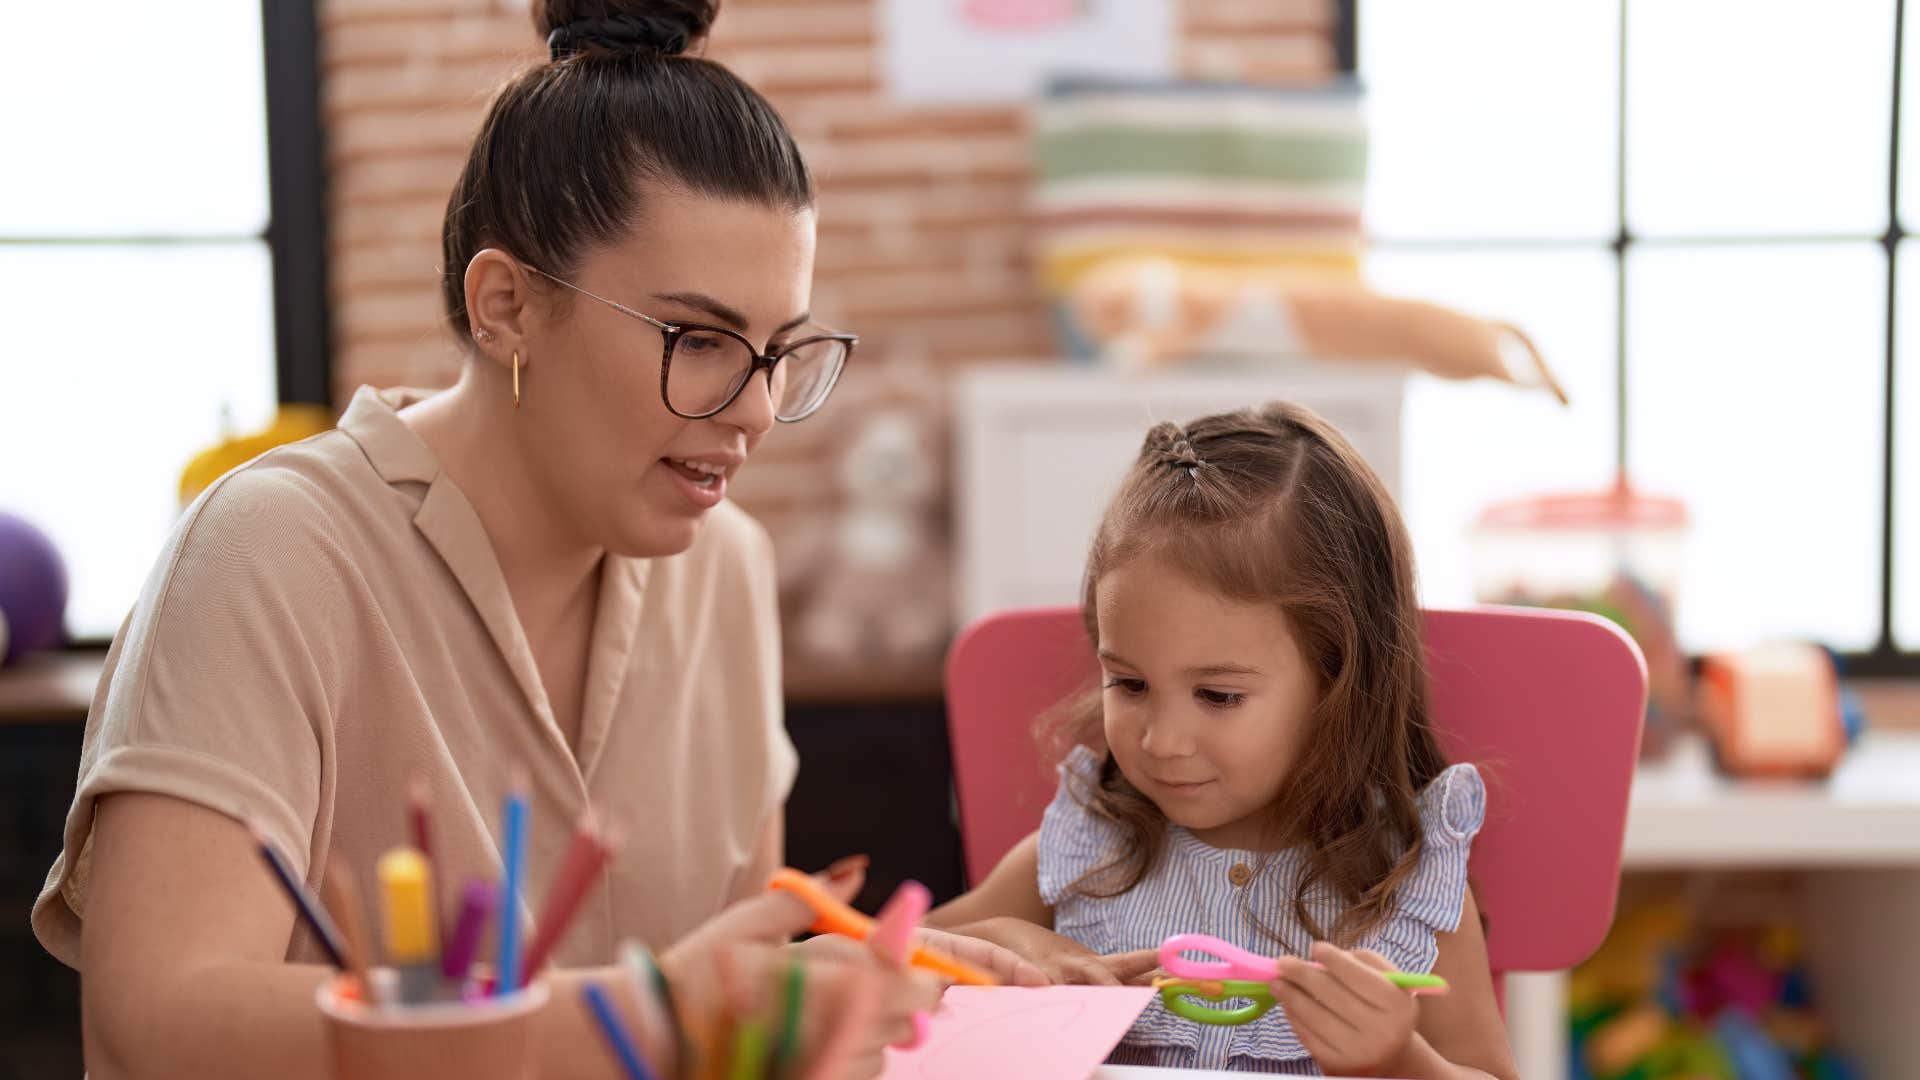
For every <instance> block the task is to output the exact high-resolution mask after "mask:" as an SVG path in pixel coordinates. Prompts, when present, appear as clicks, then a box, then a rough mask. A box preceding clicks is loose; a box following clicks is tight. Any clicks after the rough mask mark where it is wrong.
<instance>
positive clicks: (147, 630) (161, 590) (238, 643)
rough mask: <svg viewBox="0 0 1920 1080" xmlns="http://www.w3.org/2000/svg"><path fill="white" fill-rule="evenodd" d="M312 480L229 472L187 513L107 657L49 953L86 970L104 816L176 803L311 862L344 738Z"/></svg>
mask: <svg viewBox="0 0 1920 1080" xmlns="http://www.w3.org/2000/svg"><path fill="white" fill-rule="evenodd" d="M321 520H323V514H322V512H321V511H320V510H319V508H318V507H317V506H315V505H314V504H313V503H312V502H311V500H310V499H309V498H308V497H307V496H306V495H305V494H304V493H303V491H302V490H301V488H300V485H299V482H298V481H295V480H293V479H291V478H290V477H288V476H285V475H276V473H275V472H274V471H273V470H271V469H260V468H250V469H243V470H241V471H239V472H236V473H233V474H230V475H228V476H227V477H226V478H224V479H223V480H221V481H220V482H219V483H217V484H216V485H215V486H214V487H212V488H210V489H209V490H208V491H207V492H206V493H205V494H204V495H203V496H202V497H201V499H200V500H199V501H198V502H196V503H195V505H194V506H193V507H192V508H190V509H189V510H188V512H187V513H186V514H185V515H183V516H182V518H181V520H180V522H179V523H178V525H177V526H176V527H175V530H174V533H173V536H172V537H171V539H170V541H169V543H168V547H167V549H166V552H165V553H164V554H163V555H162V557H161V559H160V561H159V562H158V563H157V564H156V566H155V567H154V570H153V572H152V573H151V575H150V576H149V578H148V580H147V583H146V585H145V586H144V588H143V590H142V592H141V595H140V598H139V600H138V602H137V603H136V605H135V607H134V610H133V613H132V614H131V615H130V616H129V618H128V619H127V621H126V623H125V624H124V625H123V626H122V627H121V630H120V634H119V635H118V637H117V638H116V640H115V642H114V647H113V651H112V653H111V655H110V656H109V661H108V669H107V672H106V674H105V675H104V676H103V685H102V690H101V692H99V693H97V694H96V696H95V699H94V704H93V708H92V711H91V714H90V715H89V717H88V719H87V728H86V733H85V736H84V739H83V744H82V748H81V756H80V773H79V779H78V783H77V788H76V792H75V795H74V801H73V805H72V807H71V809H70V810H69V812H68V815H67V821H66V828H65V833H64V849H63V850H62V852H61V853H60V856H59V857H58V859H56V860H55V862H54V864H53V867H52V869H51V871H50V872H49V874H48V879H47V884H46V887H45V890H44V891H43V892H42V893H41V895H40V898H39V900H38V901H37V903H36V904H35V905H34V912H33V925H34V929H35V932H36V933H37V934H38V935H39V937H40V940H41V942H42V943H43V944H44V945H45V946H46V947H47V949H48V951H49V952H51V953H53V955H54V956H56V957H57V958H59V959H60V960H62V961H63V962H65V963H68V964H75V963H77V962H78V960H79V934H80V923H81V920H82V919H83V918H84V915H85V911H86V899H87V883H88V878H89V871H90V869H91V847H90V842H91V838H92V828H93V815H94V807H95V804H96V802H97V800H98V799H99V798H101V797H102V796H105V795H111V794H116V793H119V792H130V791H138V792H147V793H151V794H159V795H168V796H172V797H174V798H178V799H183V800H185V801H188V802H192V803H196V804H198V805H201V806H205V807H207V808H209V809H212V810H215V811H217V812H219V813H222V814H225V815H228V816H230V817H233V818H236V819H251V820H254V821H256V822H258V823H259V824H260V826H261V827H262V828H263V829H264V830H265V831H266V833H267V834H268V835H269V836H270V837H271V838H272V839H273V841H274V842H275V844H277V845H278V846H279V847H280V848H281V850H282V851H284V852H285V853H286V855H287V857H288V858H289V859H290V860H291V861H292V863H293V865H294V867H295V869H296V871H297V872H299V873H302V874H305V873H306V872H307V869H308V866H309V863H310V861H311V858H312V844H313V829H314V822H315V819H316V817H317V816H318V813H319V809H320V802H321V798H322V788H323V783H322V767H323V758H324V757H325V756H326V751H325V750H324V749H323V747H325V746H327V745H328V744H329V743H330V740H331V725H330V710H329V699H330V697H331V696H332V694H333V688H332V686H331V674H330V673H332V672H337V671H338V670H339V666H338V663H337V657H336V656H334V655H333V652H334V650H335V648H337V647H339V646H340V645H341V642H340V641H339V640H338V639H339V637H340V636H341V635H339V634H338V633H337V632H336V631H334V630H332V629H331V628H332V627H333V626H335V625H336V619H337V616H338V615H339V614H340V612H341V609H342V603H341V596H342V595H343V594H344V589H343V588H342V581H341V577H340V575H341V572H342V571H341V567H342V566H343V565H344V556H343V555H342V554H341V552H340V550H339V548H338V546H337V545H335V544H333V543H331V542H330V541H329V540H328V539H327V538H326V537H325V536H324V535H323V533H322V530H321V528H320V525H319V522H320V521H321Z"/></svg>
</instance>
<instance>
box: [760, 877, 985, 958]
mask: <svg viewBox="0 0 1920 1080" xmlns="http://www.w3.org/2000/svg"><path fill="white" fill-rule="evenodd" d="M767 888H769V889H774V890H777V891H781V892H789V893H792V894H793V895H795V896H797V897H799V898H800V900H801V902H802V903H804V904H806V905H807V906H808V907H810V908H812V909H813V916H814V918H813V932H814V933H816V934H842V935H844V936H846V937H850V938H852V939H854V940H855V941H865V940H867V936H868V935H870V934H872V933H873V920H872V919H870V918H868V917H866V916H865V915H862V914H860V913H859V912H857V911H855V910H853V909H852V908H850V907H848V906H847V905H845V904H843V903H841V902H840V900H839V899H838V898H836V897H835V896H834V895H833V894H832V893H830V892H828V891H827V890H826V889H825V888H823V887H822V886H821V884H820V883H819V882H818V881H815V880H814V879H813V878H812V876H810V875H808V874H803V873H801V872H800V871H798V870H795V869H793V868H791V867H788V868H786V869H783V870H777V871H775V872H774V875H773V880H772V881H770V882H768V883H767ZM908 962H909V963H911V964H912V965H913V966H914V967H917V968H923V969H925V970H927V971H931V972H934V973H935V974H938V975H943V976H945V977H947V978H949V979H951V980H953V981H954V982H956V983H959V984H961V985H963V986H998V985H1000V980H998V979H996V978H994V977H993V976H991V975H988V974H987V973H986V972H984V971H981V970H980V969H978V968H976V967H974V966H972V965H971V964H963V963H961V962H960V961H958V960H955V959H952V958H951V957H947V956H942V955H940V954H939V953H937V952H933V951H931V950H929V949H928V948H927V947H926V946H925V945H920V946H917V947H915V948H914V950H913V955H912V956H911V957H909V958H908Z"/></svg>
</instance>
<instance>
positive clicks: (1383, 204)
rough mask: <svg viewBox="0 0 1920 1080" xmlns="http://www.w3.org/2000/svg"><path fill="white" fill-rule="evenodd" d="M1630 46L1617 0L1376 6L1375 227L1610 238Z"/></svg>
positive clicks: (1382, 2) (1365, 42) (1460, 234)
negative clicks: (1625, 45) (1623, 75)
mask: <svg viewBox="0 0 1920 1080" xmlns="http://www.w3.org/2000/svg"><path fill="white" fill-rule="evenodd" d="M1619 50H1620V14H1619V8H1618V5H1617V2H1611V0H1609V2H1602V0H1589V2H1585V3H1579V4H1541V3H1537V2H1535V0H1459V2H1448V3H1434V2H1433V0H1366V2H1364V3H1362V4H1361V5H1360V64H1361V80H1362V81H1363V82H1364V83H1365V85H1366V87H1367V114H1368V117H1369V121H1370V126H1371V128H1372V133H1373V134H1372V149H1371V152H1370V156H1371V160H1370V163H1369V166H1368V174H1369V176H1368V188H1367V226H1368V229H1369V230H1370V231H1371V232H1373V233H1374V234H1375V235H1378V236H1382V237H1389V238H1403V237H1425V238H1434V237H1440V238H1446V237H1455V238H1468V239H1474V238H1483V237H1541V236H1550V237H1574V238H1585V237H1596V238H1597V237H1611V236H1612V235H1613V233H1614V232H1615V230H1616V228H1617V227H1618V224H1619V222H1618V215H1617V212H1616V211H1617V203H1618V195H1617V192H1616V189H1615V175H1616V171H1617V161H1618V157H1617V140H1618V126H1619V125H1618V120H1617V117H1618V111H1619V108H1618V103H1619V95H1620V89H1619V86H1620V80H1619V64H1620V60H1619Z"/></svg>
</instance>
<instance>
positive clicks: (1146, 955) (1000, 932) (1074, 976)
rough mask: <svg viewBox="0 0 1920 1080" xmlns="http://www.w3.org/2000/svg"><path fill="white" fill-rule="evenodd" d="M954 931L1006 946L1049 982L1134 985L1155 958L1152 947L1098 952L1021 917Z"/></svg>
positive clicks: (1155, 961) (997, 919)
mask: <svg viewBox="0 0 1920 1080" xmlns="http://www.w3.org/2000/svg"><path fill="white" fill-rule="evenodd" d="M957 932H958V933H961V934H965V935H968V936H972V937H977V938H983V939H985V940H987V941H990V942H992V943H994V944H995V945H998V946H1000V947H1002V948H1004V949H1007V950H1008V951H1010V952H1012V953H1014V954H1015V955H1016V956H1018V957H1020V958H1021V959H1022V960H1024V961H1026V962H1027V963H1028V964H1030V965H1032V966H1033V967H1034V968H1035V969H1037V970H1038V971H1039V972H1040V974H1041V975H1042V976H1044V977H1045V978H1046V980H1047V981H1048V982H1051V983H1065V984H1075V985H1082V986H1126V985H1136V984H1138V982H1139V980H1140V979H1141V977H1142V976H1143V975H1145V974H1146V973H1148V972H1151V971H1152V970H1153V968H1154V967H1155V966H1156V965H1157V964H1158V962H1159V961H1158V960H1157V959H1155V952H1154V950H1152V949H1142V950H1140V951H1139V952H1131V953H1116V954H1114V955H1112V956H1101V955H1100V954H1099V953H1096V952H1094V951H1093V950H1092V949H1089V948H1087V947H1086V946H1085V945H1082V944H1080V943H1079V942H1077V941H1075V940H1073V939H1072V938H1069V937H1064V936H1062V935H1060V934H1056V933H1054V932H1053V931H1051V930H1049V929H1047V928H1046V927H1044V926H1036V925H1034V924H1033V923H1030V922H1028V921H1026V920H1025V919H1016V918H1011V917H1001V918H994V919H985V920H982V921H980V922H977V923H972V924H969V925H967V926H963V927H959V928H958V931H957ZM1022 985H1027V984H1022ZM1042 985H1044V984H1042Z"/></svg>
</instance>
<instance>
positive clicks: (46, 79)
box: [0, 0, 267, 236]
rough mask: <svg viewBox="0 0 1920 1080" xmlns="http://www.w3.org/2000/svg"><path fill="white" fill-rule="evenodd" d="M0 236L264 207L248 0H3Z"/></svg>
mask: <svg viewBox="0 0 1920 1080" xmlns="http://www.w3.org/2000/svg"><path fill="white" fill-rule="evenodd" d="M0 102H5V103H6V104H4V105H0V147H5V148H6V150H5V154H6V166H5V167H4V168H0V235H9V236H63V235H79V236H152V235H187V236H230V235H252V234H258V233H259V232H261V231H262V229H263V228H264V227H265V223H266V220H267V148H266V147H267V142H266V139H267V129H266V96H265V90H264V85H263V75H262V65H261V43H260V3H259V0H197V2H196V3H194V4H192V5H190V6H185V7H183V6H182V5H179V4H166V3H154V2H152V0H104V2H102V3H89V4H86V5H80V6H74V5H66V4H29V3H10V4H0Z"/></svg>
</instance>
